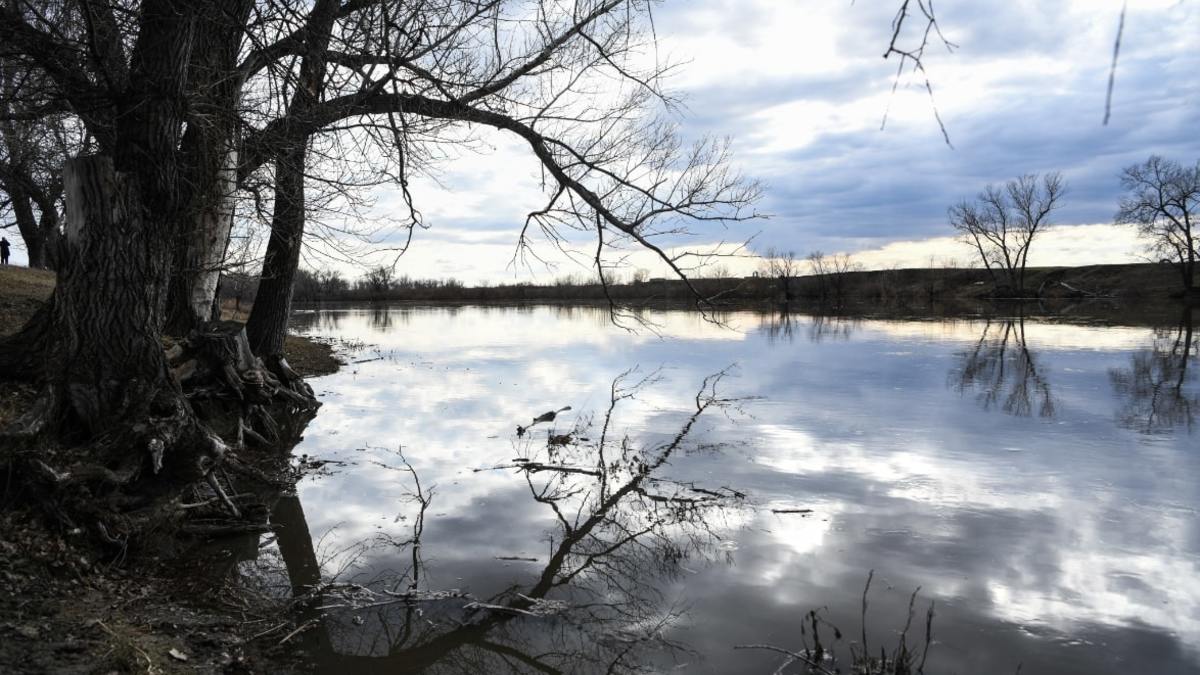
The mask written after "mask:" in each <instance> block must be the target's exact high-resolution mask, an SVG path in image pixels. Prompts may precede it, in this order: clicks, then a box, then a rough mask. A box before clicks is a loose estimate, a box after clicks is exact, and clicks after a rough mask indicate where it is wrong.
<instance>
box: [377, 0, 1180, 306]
mask: <svg viewBox="0 0 1200 675" xmlns="http://www.w3.org/2000/svg"><path fill="white" fill-rule="evenodd" d="M1121 6H1122V3H1121V2H1120V0H1099V1H1094V2H1093V1H1090V0H1089V1H1084V0H1074V1H1072V2H1064V3H1049V4H1048V3H1039V2H1034V1H1033V0H1021V1H1018V2H1011V1H1001V0H984V1H981V2H971V3H957V4H952V5H948V6H945V7H941V6H939V8H938V11H939V12H940V20H941V25H942V28H943V30H944V31H945V34H946V37H947V39H949V40H950V41H952V42H954V43H955V44H957V45H958V49H957V50H955V51H954V53H952V54H951V53H947V51H946V50H945V49H943V48H942V46H941V45H940V44H937V43H935V44H932V45H931V46H930V48H929V51H928V58H927V61H926V65H927V67H928V72H929V76H930V80H931V82H932V85H933V87H934V102H935V103H936V106H937V110H938V111H939V113H940V114H941V117H942V119H943V120H944V122H945V124H946V128H947V130H948V132H949V134H950V137H951V140H952V142H953V148H951V147H948V146H947V145H946V144H945V143H944V141H943V139H942V135H941V131H940V130H939V128H938V124H937V121H936V120H935V118H934V113H933V105H934V104H933V103H931V101H930V98H929V96H928V94H927V92H926V91H925V88H924V82H923V80H921V79H920V78H913V77H909V76H907V75H906V76H905V77H904V78H902V80H901V84H900V87H899V89H898V90H897V92H896V94H895V96H892V94H891V86H892V81H893V78H894V77H895V72H896V71H895V68H896V65H897V64H896V61H895V57H892V58H891V59H888V60H884V59H882V58H880V55H881V54H882V53H883V50H884V48H885V47H886V45H887V42H888V40H889V38H890V24H891V19H892V17H893V12H894V10H895V7H894V3H857V4H854V3H829V2H819V1H817V0H806V1H804V2H794V3H780V2H772V1H769V0H743V1H737V2H734V1H733V0H693V1H691V2H679V3H666V4H664V5H663V6H662V7H661V9H658V10H656V14H655V28H656V34H657V35H658V37H659V44H658V51H657V55H656V56H657V58H660V59H662V60H664V61H671V62H676V63H679V64H680V69H679V70H678V74H677V75H676V76H675V78H674V79H673V80H672V81H671V84H672V86H673V87H674V88H676V89H677V90H679V91H680V92H681V93H682V94H684V95H685V109H684V114H683V117H682V118H681V119H680V132H681V133H682V134H683V136H684V137H685V138H688V139H694V138H698V137H701V136H704V135H719V136H726V135H728V136H730V137H731V138H732V141H733V147H734V150H735V153H736V155H735V161H736V162H738V163H739V165H740V166H741V168H742V169H743V170H744V172H745V173H747V174H748V175H750V176H752V177H755V178H759V179H761V180H762V181H763V182H764V184H765V185H766V191H765V196H764V200H763V203H762V205H761V210H762V211H764V212H766V213H769V214H770V215H771V216H772V217H771V219H769V220H765V221H757V222H751V223H743V224H739V225H735V226H731V227H730V228H729V229H728V230H714V229H705V228H704V227H702V226H701V227H697V228H696V230H697V233H698V234H697V236H695V237H692V238H690V239H687V240H683V239H678V238H677V239H671V240H668V241H667V242H666V243H667V244H668V245H679V244H682V243H684V242H685V241H686V243H688V244H689V245H699V246H707V245H711V244H713V243H715V242H717V241H719V240H724V241H731V240H732V241H737V240H744V239H747V238H749V237H751V236H752V235H754V234H755V233H759V232H761V234H760V236H759V237H758V239H757V240H756V245H758V246H761V247H764V248H765V247H766V246H777V247H780V248H783V249H791V250H795V251H797V252H799V253H803V252H807V251H811V250H815V249H821V250H825V251H850V252H855V251H862V252H864V254H869V257H870V258H872V259H873V260H877V261H878V264H879V266H891V265H894V264H909V262H910V261H911V256H910V255H909V254H908V253H906V252H905V251H908V250H910V249H912V248H913V247H920V246H923V245H926V244H920V243H918V242H927V245H929V246H935V247H936V246H940V245H941V244H940V243H939V242H942V241H943V240H944V238H945V237H946V236H947V235H948V225H947V223H946V218H945V211H946V207H947V206H948V205H950V204H952V203H953V202H955V201H957V200H959V199H962V198H964V197H969V196H971V195H973V194H975V193H977V192H978V191H979V190H980V189H982V188H983V187H984V186H985V185H987V184H988V183H998V182H1002V181H1005V180H1008V179H1009V178H1012V177H1014V176H1017V175H1020V174H1024V173H1029V172H1045V171H1061V172H1062V173H1063V174H1064V176H1065V177H1066V179H1067V181H1068V183H1069V186H1070V192H1069V194H1068V198H1067V200H1066V201H1065V203H1064V206H1063V208H1062V209H1061V211H1059V212H1058V213H1057V214H1056V221H1055V222H1056V223H1058V224H1059V225H1061V226H1064V227H1061V228H1060V230H1059V235H1058V237H1061V240H1059V239H1056V240H1055V241H1056V243H1055V245H1054V246H1049V244H1050V243H1051V239H1049V238H1048V239H1046V240H1044V241H1043V242H1042V243H1043V244H1044V245H1047V246H1046V247H1045V248H1042V249H1041V250H1038V251H1034V254H1033V256H1034V259H1035V260H1037V261H1038V263H1039V264H1082V263H1087V262H1113V261H1116V260H1127V259H1130V258H1131V257H1133V256H1135V255H1136V253H1137V250H1136V246H1133V247H1131V248H1130V249H1128V250H1124V251H1121V250H1118V246H1126V245H1130V246H1132V245H1133V244H1135V243H1136V242H1131V241H1130V240H1129V238H1128V237H1127V236H1125V235H1123V234H1116V232H1117V231H1115V230H1113V231H1111V232H1110V233H1109V234H1106V235H1105V236H1104V237H1090V236H1089V237H1084V236H1083V235H1085V234H1088V233H1089V232H1090V231H1089V230H1087V229H1073V228H1070V227H1065V226H1072V225H1088V226H1092V225H1096V224H1101V223H1107V222H1111V218H1112V214H1113V211H1114V210H1115V206H1116V202H1117V199H1118V196H1119V189H1120V188H1119V184H1118V181H1117V175H1118V172H1119V171H1120V169H1121V168H1122V167H1124V166H1126V165H1129V164H1131V163H1134V162H1136V161H1139V160H1141V159H1144V158H1145V157H1146V156H1147V155H1149V154H1150V153H1155V152H1156V153H1160V154H1163V155H1166V156H1169V157H1173V158H1176V159H1179V160H1182V161H1192V160H1195V159H1197V158H1200V137H1198V136H1197V135H1196V133H1195V130H1196V129H1197V128H1200V105H1198V104H1197V103H1196V102H1197V101H1200V80H1197V79H1196V78H1195V77H1194V73H1196V72H1200V52H1197V51H1196V50H1195V48H1194V35H1196V34H1198V33H1200V8H1198V7H1196V6H1195V4H1194V3H1179V2H1176V1H1175V0H1147V1H1146V2H1139V3H1136V5H1135V6H1132V7H1131V8H1130V9H1129V12H1128V16H1127V20H1126V26H1125V34H1124V39H1123V41H1122V51H1121V59H1120V63H1119V67H1118V71H1117V80H1116V89H1115V94H1114V100H1113V115H1112V121H1111V122H1110V124H1109V125H1108V126H1103V125H1102V124H1101V120H1102V118H1103V113H1104V97H1105V90H1106V83H1107V78H1108V68H1109V64H1110V57H1111V53H1112V43H1113V38H1114V36H1115V32H1116V24H1117V17H1118V14H1119V12H1120V8H1121ZM911 27H912V28H914V29H915V28H919V27H920V26H918V25H917V24H915V23H913V24H911ZM912 37H913V36H912V35H906V36H905V37H904V38H903V39H912ZM885 111H886V112H887V114H888V124H887V127H886V129H883V130H881V129H880V124H881V122H882V119H883V116H884V113H885ZM472 135H473V137H475V138H477V139H478V143H477V146H478V149H479V152H478V153H472V152H463V151H454V150H451V151H450V156H449V157H448V158H447V160H446V161H445V162H443V163H441V164H440V165H439V167H438V171H439V173H438V174H437V176H436V180H434V179H421V180H419V181H417V183H416V184H415V185H414V193H415V196H416V197H417V199H418V206H419V207H420V208H421V210H422V211H423V213H424V214H425V215H426V217H427V221H428V222H429V223H430V224H431V225H432V229H431V230H430V231H427V232H419V233H418V235H417V240H416V241H417V244H416V246H414V248H413V250H412V251H411V252H410V254H409V259H408V260H405V261H404V263H403V264H402V266H409V267H410V268H411V269H412V270H413V273H414V274H421V275H424V274H429V275H435V276H455V277H458V278H461V279H465V280H468V281H471V280H473V279H479V280H488V281H493V282H496V281H506V280H512V279H513V278H514V274H515V275H516V276H517V277H528V276H534V275H536V276H545V272H543V271H542V270H540V269H537V270H535V272H530V271H528V270H522V269H518V270H517V271H516V272H514V271H513V270H512V269H509V268H507V264H508V261H509V259H510V258H511V256H512V252H513V246H515V243H516V238H517V234H518V232H519V231H520V227H521V224H522V223H523V222H524V218H525V215H526V214H527V213H529V212H530V211H532V210H535V209H537V208H539V207H541V206H542V205H543V204H544V202H545V199H546V195H545V192H544V189H543V185H542V182H541V181H542V175H541V172H540V170H539V167H538V165H537V162H536V161H535V160H534V158H533V157H532V155H531V153H530V152H529V150H528V148H527V147H525V146H524V144H523V143H522V142H520V141H519V140H517V139H513V138H511V137H507V136H505V135H503V134H499V133H490V132H472ZM401 206H402V202H401V201H400V199H399V196H398V194H395V193H394V192H393V193H381V195H380V199H379V204H378V206H377V208H378V209H379V210H381V211H383V212H385V213H396V212H399V211H400V209H401ZM1074 235H1079V237H1078V239H1077V240H1074V241H1071V240H1070V238H1071V237H1072V236H1074ZM1110 235H1111V236H1110ZM580 246H581V247H582V248H583V249H587V248H590V245H589V244H583V243H580ZM538 252H539V253H540V254H542V255H544V256H545V257H546V258H547V259H549V260H551V261H555V262H560V263H567V260H566V257H565V256H563V255H562V254H561V253H559V252H558V251H556V250H555V249H554V247H553V246H551V245H549V244H547V243H543V244H542V245H541V246H540V247H539V249H538ZM891 253H895V254H896V255H897V256H898V257H897V258H895V259H893V260H888V259H887V255H889V254H891ZM567 268H569V269H567ZM564 270H565V272H576V271H578V269H577V268H576V267H574V266H573V265H571V264H569V263H568V264H566V265H565V268H564ZM565 272H564V273H565Z"/></svg>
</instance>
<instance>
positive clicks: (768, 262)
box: [759, 246, 800, 278]
mask: <svg viewBox="0 0 1200 675" xmlns="http://www.w3.org/2000/svg"><path fill="white" fill-rule="evenodd" d="M759 272H760V273H761V274H762V275H763V276H770V277H787V278H790V277H794V276H796V275H797V274H799V273H800V261H799V260H798V259H797V258H796V252H795V251H791V250H788V251H784V250H782V249H777V248H775V247H774V246H771V247H769V248H768V249H767V250H766V251H765V252H764V253H763V255H762V263H761V264H760V265H759Z"/></svg>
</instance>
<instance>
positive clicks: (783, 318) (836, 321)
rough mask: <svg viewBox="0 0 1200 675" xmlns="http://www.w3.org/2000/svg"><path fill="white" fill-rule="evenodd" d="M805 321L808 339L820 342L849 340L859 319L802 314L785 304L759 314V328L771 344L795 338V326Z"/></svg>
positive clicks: (858, 323)
mask: <svg viewBox="0 0 1200 675" xmlns="http://www.w3.org/2000/svg"><path fill="white" fill-rule="evenodd" d="M802 321H806V328H807V334H808V339H809V341H811V342H814V343H817V344H820V343H822V342H825V341H826V340H838V341H840V340H849V339H850V336H851V335H852V334H853V333H854V331H855V330H856V329H857V328H859V325H860V324H861V321H860V320H859V319H855V318H852V317H846V316H838V315H831V314H824V315H822V314H813V315H802V314H794V313H792V312H789V311H788V308H787V306H786V305H784V306H781V307H780V308H779V309H777V310H775V311H772V312H764V313H762V314H760V315H759V329H760V330H761V331H763V333H765V334H766V336H767V341H768V342H770V343H771V344H775V343H776V342H781V341H786V342H792V341H794V340H795V339H796V333H797V327H798V325H799V324H800V323H801V322H802Z"/></svg>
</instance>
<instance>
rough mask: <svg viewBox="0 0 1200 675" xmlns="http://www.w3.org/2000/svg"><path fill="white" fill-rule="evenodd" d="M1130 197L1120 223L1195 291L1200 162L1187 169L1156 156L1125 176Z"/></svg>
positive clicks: (1123, 200)
mask: <svg viewBox="0 0 1200 675" xmlns="http://www.w3.org/2000/svg"><path fill="white" fill-rule="evenodd" d="M1121 187H1123V188H1124V189H1125V196H1124V197H1122V198H1121V205H1120V207H1119V208H1118V209H1117V215H1116V219H1115V220H1116V222H1117V223H1118V224H1122V225H1133V226H1135V227H1137V230H1138V233H1139V234H1141V235H1142V237H1143V238H1144V239H1145V240H1146V244H1147V248H1148V249H1149V252H1150V254H1151V255H1152V256H1154V258H1155V259H1156V260H1160V261H1163V262H1166V263H1169V264H1171V265H1173V266H1174V267H1175V269H1176V270H1178V271H1179V275H1180V280H1181V281H1182V282H1183V289H1184V292H1185V293H1191V292H1194V290H1195V287H1196V258H1198V257H1200V239H1198V238H1197V235H1198V234H1200V233H1197V231H1196V229H1195V228H1196V225H1197V223H1196V217H1197V216H1198V215H1200V162H1198V163H1197V164H1196V165H1194V166H1182V165H1181V164H1179V163H1178V162H1175V161H1172V160H1169V159H1164V158H1162V157H1159V156H1158V155H1151V156H1150V158H1149V159H1147V160H1146V161H1144V162H1142V163H1140V164H1134V165H1132V166H1129V167H1126V168H1125V170H1124V171H1122V172H1121Z"/></svg>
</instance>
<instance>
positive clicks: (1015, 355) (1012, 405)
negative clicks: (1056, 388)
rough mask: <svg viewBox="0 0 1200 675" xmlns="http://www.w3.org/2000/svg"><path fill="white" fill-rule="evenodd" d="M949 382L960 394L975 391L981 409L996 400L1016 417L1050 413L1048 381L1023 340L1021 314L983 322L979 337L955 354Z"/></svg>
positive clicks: (1051, 405) (1051, 400) (990, 405)
mask: <svg viewBox="0 0 1200 675" xmlns="http://www.w3.org/2000/svg"><path fill="white" fill-rule="evenodd" d="M950 384H951V386H953V387H954V389H955V390H956V391H958V392H959V393H960V394H963V393H966V392H967V391H973V392H975V394H976V396H975V398H976V400H977V401H979V404H980V406H982V407H983V409H984V410H992V409H994V408H995V407H996V406H997V404H999V405H1000V406H1001V407H1002V408H1003V410H1004V412H1006V413H1009V414H1010V415H1016V416H1018V417H1029V416H1031V415H1033V412H1034V410H1035V408H1036V410H1037V414H1038V415H1039V416H1041V417H1054V396H1053V393H1052V392H1051V390H1050V382H1049V381H1048V380H1047V379H1046V378H1045V375H1044V374H1043V373H1042V372H1041V370H1040V367H1039V364H1038V361H1037V357H1036V355H1035V354H1034V353H1033V352H1032V351H1031V350H1030V349H1029V346H1028V345H1027V343H1026V342H1025V318H1024V317H1018V318H1016V319H1005V320H999V321H997V320H992V319H989V320H988V321H987V323H985V324H984V327H983V331H982V333H981V334H980V335H979V341H978V342H976V343H975V346H974V347H973V348H971V349H968V350H965V351H963V352H961V353H960V354H959V355H958V367H957V368H956V369H955V370H954V371H952V372H951V376H950Z"/></svg>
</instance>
